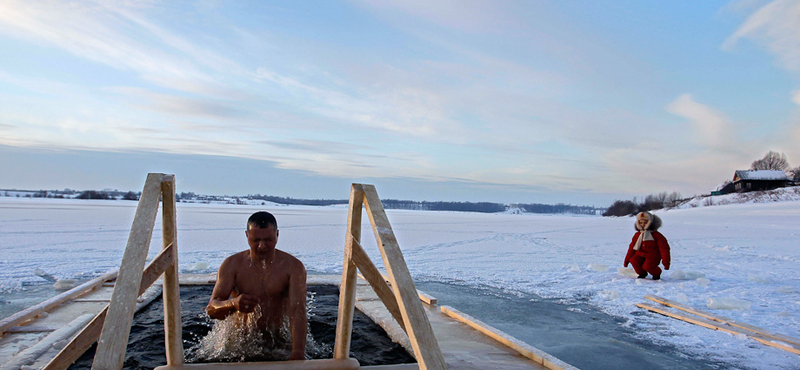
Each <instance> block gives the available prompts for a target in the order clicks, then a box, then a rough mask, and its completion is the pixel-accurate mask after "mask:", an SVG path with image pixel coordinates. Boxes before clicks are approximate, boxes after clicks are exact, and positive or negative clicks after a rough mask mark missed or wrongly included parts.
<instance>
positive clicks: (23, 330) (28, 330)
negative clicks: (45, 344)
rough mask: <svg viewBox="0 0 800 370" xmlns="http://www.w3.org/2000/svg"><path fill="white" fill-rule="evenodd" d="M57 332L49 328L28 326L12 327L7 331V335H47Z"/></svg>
mask: <svg viewBox="0 0 800 370" xmlns="http://www.w3.org/2000/svg"><path fill="white" fill-rule="evenodd" d="M51 331H56V329H55V328H51V327H49V326H35V325H26V326H12V327H10V328H8V330H6V333H9V334H11V333H46V332H51Z"/></svg>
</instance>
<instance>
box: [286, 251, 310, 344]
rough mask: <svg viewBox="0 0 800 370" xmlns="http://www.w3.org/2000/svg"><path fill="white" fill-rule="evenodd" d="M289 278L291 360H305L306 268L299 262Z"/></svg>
mask: <svg viewBox="0 0 800 370" xmlns="http://www.w3.org/2000/svg"><path fill="white" fill-rule="evenodd" d="M296 265H297V266H296V267H295V268H293V269H292V271H291V272H290V276H289V304H288V310H287V311H288V312H287V314H288V315H289V327H290V329H291V331H292V354H291V356H289V360H304V359H305V356H306V333H307V332H308V318H307V317H306V268H305V266H303V263H302V262H300V261H299V260H297V262H296Z"/></svg>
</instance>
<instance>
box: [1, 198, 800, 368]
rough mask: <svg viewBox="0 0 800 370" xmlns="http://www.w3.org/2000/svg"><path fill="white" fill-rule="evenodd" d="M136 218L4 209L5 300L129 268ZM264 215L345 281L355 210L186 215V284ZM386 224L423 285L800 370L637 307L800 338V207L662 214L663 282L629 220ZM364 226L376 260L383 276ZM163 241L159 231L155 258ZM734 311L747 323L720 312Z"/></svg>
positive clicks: (195, 209) (67, 202) (106, 211)
mask: <svg viewBox="0 0 800 370" xmlns="http://www.w3.org/2000/svg"><path fill="white" fill-rule="evenodd" d="M135 207H136V202H131V201H89V200H71V199H30V198H10V197H0V293H4V294H0V300H3V299H4V298H3V297H4V296H5V297H8V296H10V294H9V293H12V292H17V293H18V292H19V291H20V290H23V289H26V286H28V285H30V284H35V283H37V282H41V281H42V279H41V278H39V277H38V276H36V275H34V274H33V271H34V270H35V269H37V268H38V269H42V270H44V271H46V272H47V273H50V274H52V275H54V276H56V277H58V278H75V277H81V276H86V275H96V274H99V273H100V272H104V271H107V270H108V269H111V268H114V267H117V266H118V264H119V261H120V259H121V256H122V250H123V248H124V246H125V243H126V240H127V237H128V232H129V230H130V226H131V222H132V220H133V214H134V211H135ZM264 207H265V209H266V210H268V211H271V212H273V213H274V214H275V215H276V217H277V218H278V222H279V225H280V230H281V233H280V241H279V244H278V247H279V248H281V249H283V250H286V251H288V252H290V253H292V254H294V255H295V256H297V257H299V258H300V259H301V260H302V261H303V262H304V263H305V264H306V266H307V268H308V270H309V271H310V272H316V273H340V272H341V263H342V256H343V244H344V239H345V238H344V233H345V224H346V211H347V210H346V207H303V206H291V207H288V206H275V205H267V206H234V205H203V204H179V206H178V247H179V251H180V252H179V256H180V257H179V259H180V267H181V270H182V271H183V272H211V271H215V270H216V268H217V267H218V266H219V264H220V263H221V262H222V260H223V258H224V257H225V256H227V255H229V254H231V253H232V252H235V251H240V250H243V249H245V248H246V247H247V245H246V241H245V238H244V226H245V221H246V219H247V217H248V216H249V215H250V214H251V213H252V212H254V211H256V210H260V209H262V208H264ZM387 213H388V215H389V219H390V221H391V223H392V225H393V228H394V231H395V234H396V235H397V239H398V241H399V242H400V246H401V248H402V249H403V251H404V254H405V258H406V261H407V263H408V264H409V268H410V270H411V272H412V274H413V275H414V276H415V279H417V280H428V281H430V280H436V281H442V282H446V283H453V284H461V285H473V286H485V285H488V286H491V287H497V288H501V289H503V290H504V291H506V292H509V293H512V294H513V293H516V292H519V293H525V294H528V293H532V294H537V295H539V296H542V297H545V298H558V299H561V300H563V301H564V302H565V303H568V302H570V301H586V302H589V303H590V304H592V305H594V306H596V307H598V308H600V309H601V310H603V311H604V312H606V313H608V314H611V315H614V316H617V317H621V318H624V319H626V320H627V321H626V323H625V325H627V326H631V327H636V328H639V329H643V330H640V334H639V335H640V336H641V338H643V339H644V340H647V341H653V342H658V343H667V344H669V345H672V346H675V347H677V348H679V349H680V350H681V351H682V352H683V353H685V354H686V356H688V357H700V358H707V359H712V360H714V361H722V362H725V363H727V364H729V365H728V367H729V368H756V369H797V368H800V356H798V355H796V354H791V353H789V352H785V351H782V350H780V349H775V348H771V347H767V346H764V345H762V344H760V343H757V342H755V341H753V340H751V339H747V338H746V337H743V336H734V335H730V334H726V333H722V332H717V331H713V330H710V329H705V328H702V327H699V326H693V325H690V324H686V323H683V322H679V321H677V320H675V319H671V318H667V317H664V316H660V315H655V314H642V310H641V309H639V308H637V307H636V306H635V304H636V303H638V302H643V301H645V300H644V299H643V297H644V295H646V294H656V295H659V296H662V297H665V298H668V299H672V300H675V301H678V302H682V303H685V304H687V305H690V306H692V307H696V308H700V309H703V310H707V311H710V312H714V313H717V314H719V315H721V316H725V317H728V318H731V319H734V320H737V321H741V322H745V323H748V324H751V325H755V326H759V327H762V328H765V329H768V330H771V331H774V332H778V333H781V334H784V335H788V336H791V337H794V338H800V277H798V271H800V201H791V200H790V201H782V202H772V203H753V204H728V205H724V206H713V207H703V206H698V207H696V208H693V207H686V208H684V209H675V210H670V211H659V212H657V214H658V215H659V216H660V217H661V218H662V220H663V222H664V226H663V227H662V228H661V232H662V233H663V234H664V236H666V237H667V239H668V240H669V243H670V245H671V247H672V267H671V268H672V269H671V270H670V271H666V272H665V273H664V275H663V279H662V280H661V281H651V280H649V279H648V280H646V281H643V280H640V279H635V278H632V277H630V276H629V275H628V273H629V272H626V271H625V270H619V269H620V268H622V261H623V258H624V255H625V252H626V250H627V246H628V243H629V242H630V240H631V237H632V236H633V233H634V228H633V219H632V218H629V217H623V218H605V217H590V216H566V215H565V216H560V215H559V216H553V215H533V214H477V213H455V212H424V211H399V210H397V211H393V210H389V211H387ZM364 220H365V224H364V227H363V230H364V235H363V237H362V241H363V244H364V247H365V249H367V250H368V252H370V254H371V255H372V257H373V261H375V262H376V263H377V264H379V265H380V257H379V254H378V251H377V247H376V246H375V241H374V238H373V237H372V235H371V228H370V227H369V224H368V221H367V218H366V217H364ZM159 223H160V219H159V220H158V221H157V223H156V225H157V226H158V225H159ZM159 235H160V229H158V227H157V231H156V232H155V236H154V239H153V246H152V247H151V254H150V255H151V257H152V256H154V255H155V253H156V252H157V250H158V249H159V246H160V243H161V241H160V238H159ZM724 301H728V308H731V307H732V308H735V309H714V308H709V307H708V305H709V302H716V303H717V304H718V303H719V302H724ZM442 303H443V304H448V303H447V302H442ZM485 315H487V316H488V315H491V312H487V313H485ZM473 316H474V315H473ZM478 318H479V319H484V320H486V318H485V317H484V318H482V317H478Z"/></svg>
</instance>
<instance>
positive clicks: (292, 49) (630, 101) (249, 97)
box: [0, 0, 800, 206]
mask: <svg viewBox="0 0 800 370" xmlns="http://www.w3.org/2000/svg"><path fill="white" fill-rule="evenodd" d="M0 50H3V51H4V52H3V53H0V172H2V173H4V176H2V177H0V188H64V187H71V188H79V189H80V188H87V189H88V188H103V187H112V188H120V189H125V190H128V189H139V188H140V187H141V184H142V183H143V180H144V178H145V172H146V171H153V172H169V173H175V174H176V175H177V177H178V179H179V185H178V186H179V189H178V190H179V191H181V190H183V191H194V192H200V193H217V194H218V193H226V194H252V193H261V194H272V195H282V196H292V197H307V198H346V197H347V196H348V194H349V190H348V187H347V184H349V183H350V182H367V181H368V182H371V183H375V184H376V186H378V190H379V191H381V193H382V194H381V195H382V196H384V197H391V198H402V199H415V200H461V201H464V200H466V201H498V202H507V203H512V202H526V203H533V202H538V203H556V202H562V203H571V204H594V205H598V206H605V205H608V204H610V203H611V201H613V200H614V199H623V198H624V199H630V198H632V197H634V196H638V197H642V196H644V195H646V194H650V193H656V192H662V191H669V192H672V191H678V192H680V193H681V194H683V195H686V196H688V195H694V194H702V193H707V192H709V191H710V190H712V189H713V188H715V187H716V186H717V185H718V184H719V183H721V182H723V181H725V180H728V179H730V178H731V177H732V175H733V171H734V170H736V169H746V168H748V167H749V165H750V163H751V162H752V161H753V160H755V159H759V158H761V157H762V156H763V155H764V154H765V153H766V152H767V151H769V150H775V151H778V152H783V153H785V154H786V155H787V158H788V160H789V162H790V164H791V165H792V166H793V167H796V166H798V165H800V146H799V145H798V143H800V1H782V0H778V1H753V0H744V1H734V2H729V1H702V2H672V1H666V2H665V1H591V2H587V1H574V2H539V1H456V0H452V1H436V2H428V1H416V0H412V1H401V0H397V1H374V2H373V1H360V0H354V1H307V2H300V1H286V2H278V1H275V2H260V1H252V2H247V1H237V2H230V1H195V2H176V1H169V2H167V1H120V2H111V1H109V2H105V1H103V2H93V1H77V2H61V1H37V2H30V1H15V0H3V1H1V2H0ZM181 179H184V180H181ZM382 189H386V190H385V191H382Z"/></svg>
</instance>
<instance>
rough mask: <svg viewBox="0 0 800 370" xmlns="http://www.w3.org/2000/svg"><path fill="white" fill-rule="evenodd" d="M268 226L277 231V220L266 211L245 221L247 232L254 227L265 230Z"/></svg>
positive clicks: (255, 214)
mask: <svg viewBox="0 0 800 370" xmlns="http://www.w3.org/2000/svg"><path fill="white" fill-rule="evenodd" d="M269 225H272V227H274V228H275V230H276V231H277V230H278V220H276V219H275V216H273V215H272V213H269V212H266V211H259V212H256V213H253V214H252V215H251V216H250V218H248V219H247V230H250V229H252V228H254V227H258V228H261V229H266V228H267V227H269Z"/></svg>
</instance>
